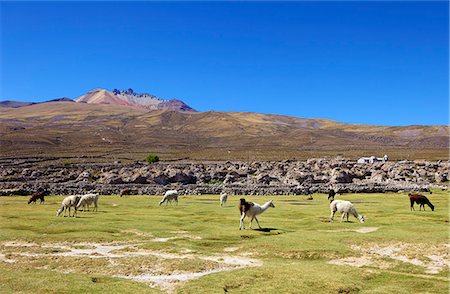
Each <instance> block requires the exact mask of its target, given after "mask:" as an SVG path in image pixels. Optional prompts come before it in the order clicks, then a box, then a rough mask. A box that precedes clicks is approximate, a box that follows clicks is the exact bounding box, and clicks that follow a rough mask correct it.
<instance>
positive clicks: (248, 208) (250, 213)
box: [239, 198, 275, 230]
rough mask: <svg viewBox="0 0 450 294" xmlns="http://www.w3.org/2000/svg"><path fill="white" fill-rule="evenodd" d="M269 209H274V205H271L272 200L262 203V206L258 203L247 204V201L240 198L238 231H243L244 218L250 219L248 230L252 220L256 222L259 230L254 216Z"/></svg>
mask: <svg viewBox="0 0 450 294" xmlns="http://www.w3.org/2000/svg"><path fill="white" fill-rule="evenodd" d="M269 207H273V208H275V205H273V200H270V201H268V202H266V203H264V205H259V204H258V203H254V202H247V201H245V199H244V198H241V203H240V205H239V211H240V212H241V220H240V223H239V230H242V229H245V228H244V218H245V217H248V218H250V227H249V228H250V229H251V228H252V223H253V219H255V220H256V223H257V224H258V227H259V228H260V229H261V226H260V225H259V221H258V218H257V217H256V216H257V215H258V214H261V213H263V212H264V211H266V209H267V208H269Z"/></svg>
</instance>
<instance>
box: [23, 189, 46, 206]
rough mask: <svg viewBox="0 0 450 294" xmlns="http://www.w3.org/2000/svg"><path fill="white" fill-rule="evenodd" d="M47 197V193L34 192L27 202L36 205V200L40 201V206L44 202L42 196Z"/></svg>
mask: <svg viewBox="0 0 450 294" xmlns="http://www.w3.org/2000/svg"><path fill="white" fill-rule="evenodd" d="M47 195H48V193H47V191H38V192H34V193H33V194H32V195H31V197H30V199H29V200H28V204H30V203H32V202H33V203H34V204H36V201H37V200H38V199H39V200H41V202H40V204H42V203H44V202H45V199H44V196H47Z"/></svg>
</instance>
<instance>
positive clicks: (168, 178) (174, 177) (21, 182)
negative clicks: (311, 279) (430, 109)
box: [0, 158, 450, 195]
mask: <svg viewBox="0 0 450 294" xmlns="http://www.w3.org/2000/svg"><path fill="white" fill-rule="evenodd" d="M0 164H1V169H0V195H18V194H19V195H28V194H31V193H32V192H33V191H35V190H37V189H38V188H45V189H48V190H49V191H50V193H51V194H55V195H67V194H74V193H85V192H88V191H93V190H95V191H97V192H99V193H101V194H119V193H120V191H121V190H123V189H129V190H130V191H132V193H134V194H148V195H157V194H158V195H161V194H164V191H166V190H168V189H177V190H179V191H180V192H181V193H182V194H190V195H197V194H219V193H220V192H221V191H223V190H224V191H226V192H227V193H229V194H235V195H300V194H308V193H309V192H312V193H316V192H322V193H327V192H328V190H329V189H330V187H333V188H334V189H335V190H338V191H339V192H341V193H349V192H361V193H363V192H364V193H373V192H377V193H379V192H396V191H400V190H404V191H412V190H414V191H427V190H429V188H431V187H435V188H442V189H447V187H448V171H449V165H450V164H449V162H448V161H438V162H414V161H402V162H385V163H374V164H358V163H356V162H354V161H349V160H344V159H320V158H319V159H309V160H308V161H278V162H268V161H256V162H208V163H201V162H183V163H167V162H166V163H164V162H159V163H156V164H151V165H147V164H143V163H135V164H121V163H118V162H116V163H114V164H72V165H70V166H64V165H60V166H59V165H58V166H56V165H47V166H45V165H37V164H35V163H34V161H32V160H30V161H23V160H22V161H20V163H18V164H14V162H8V163H5V162H0Z"/></svg>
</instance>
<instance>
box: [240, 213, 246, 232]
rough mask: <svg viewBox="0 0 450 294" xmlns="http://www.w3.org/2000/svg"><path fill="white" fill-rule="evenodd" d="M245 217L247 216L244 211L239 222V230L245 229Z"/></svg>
mask: <svg viewBox="0 0 450 294" xmlns="http://www.w3.org/2000/svg"><path fill="white" fill-rule="evenodd" d="M244 218H245V213H242V216H241V220H240V222H239V230H242V229H245V228H244Z"/></svg>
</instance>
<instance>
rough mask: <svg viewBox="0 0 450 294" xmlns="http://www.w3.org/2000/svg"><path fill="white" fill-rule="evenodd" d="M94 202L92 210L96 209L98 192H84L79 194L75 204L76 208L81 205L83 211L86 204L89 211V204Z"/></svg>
mask: <svg viewBox="0 0 450 294" xmlns="http://www.w3.org/2000/svg"><path fill="white" fill-rule="evenodd" d="M92 203H94V209H93V211H98V206H97V205H98V194H86V195H83V196H81V199H80V201H79V202H78V204H77V210H78V209H80V206H83V211H84V210H85V208H86V206H87V209H88V211H89V205H91V204H92Z"/></svg>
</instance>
